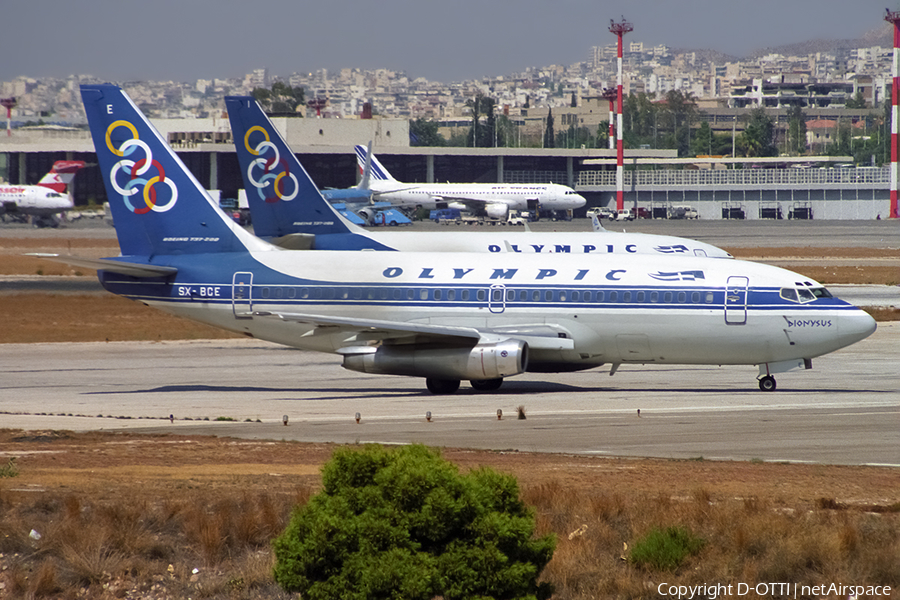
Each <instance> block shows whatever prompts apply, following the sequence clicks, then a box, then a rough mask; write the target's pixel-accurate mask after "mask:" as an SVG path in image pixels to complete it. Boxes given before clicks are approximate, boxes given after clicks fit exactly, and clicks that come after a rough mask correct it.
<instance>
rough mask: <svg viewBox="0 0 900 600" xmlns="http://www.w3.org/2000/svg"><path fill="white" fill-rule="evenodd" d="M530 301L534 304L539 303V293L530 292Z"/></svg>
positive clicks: (535, 291)
mask: <svg viewBox="0 0 900 600" xmlns="http://www.w3.org/2000/svg"><path fill="white" fill-rule="evenodd" d="M531 299H532V300H534V301H535V302H539V301H540V300H541V293H540V292H539V291H537V290H534V291H533V292H531Z"/></svg>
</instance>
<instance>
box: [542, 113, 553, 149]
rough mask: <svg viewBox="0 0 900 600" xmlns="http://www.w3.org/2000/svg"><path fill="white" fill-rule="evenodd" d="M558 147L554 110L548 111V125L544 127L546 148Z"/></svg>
mask: <svg viewBox="0 0 900 600" xmlns="http://www.w3.org/2000/svg"><path fill="white" fill-rule="evenodd" d="M555 147H556V134H555V133H554V132H553V109H552V108H548V109H547V123H546V126H545V127H544V148H555Z"/></svg>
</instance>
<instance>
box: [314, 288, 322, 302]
mask: <svg viewBox="0 0 900 600" xmlns="http://www.w3.org/2000/svg"><path fill="white" fill-rule="evenodd" d="M312 292H313V298H315V299H316V300H320V299H321V298H322V288H313V291H312Z"/></svg>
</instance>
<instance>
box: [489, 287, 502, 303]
mask: <svg viewBox="0 0 900 600" xmlns="http://www.w3.org/2000/svg"><path fill="white" fill-rule="evenodd" d="M501 300H503V291H502V290H491V302H500V301H501Z"/></svg>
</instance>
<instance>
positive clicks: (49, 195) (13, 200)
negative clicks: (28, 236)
mask: <svg viewBox="0 0 900 600" xmlns="http://www.w3.org/2000/svg"><path fill="white" fill-rule="evenodd" d="M84 166H85V163H84V161H81V160H58V161H56V162H55V163H53V168H51V169H50V172H49V173H47V174H46V175H44V176H43V177H42V178H41V180H40V181H39V182H38V184H37V185H9V184H2V185H0V214H9V215H23V216H29V217H31V218H32V222H33V223H34V225H35V226H36V227H56V226H58V225H59V220H58V219H57V218H56V215H58V214H59V213H61V212H64V211H67V210H71V209H72V208H73V207H74V206H75V202H74V201H73V199H72V195H71V193H67V186H68V185H69V184H70V183H72V179H73V178H74V177H75V173H77V172H78V171H79V170H81V169H82V168H84Z"/></svg>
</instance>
